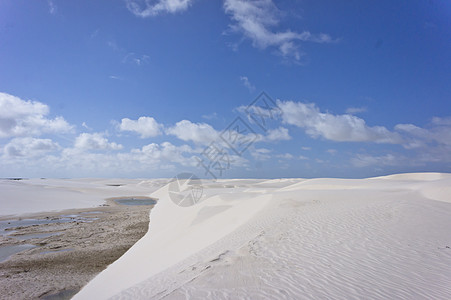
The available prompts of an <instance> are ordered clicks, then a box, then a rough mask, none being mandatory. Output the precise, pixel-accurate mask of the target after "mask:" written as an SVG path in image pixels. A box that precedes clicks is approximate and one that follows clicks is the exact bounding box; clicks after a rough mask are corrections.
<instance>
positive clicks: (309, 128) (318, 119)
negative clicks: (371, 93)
mask: <svg viewBox="0 0 451 300" xmlns="http://www.w3.org/2000/svg"><path fill="white" fill-rule="evenodd" d="M277 103H278V106H279V108H280V109H281V110H282V120H283V122H284V123H286V124H290V125H295V126H297V127H300V128H303V129H304V130H305V132H306V133H307V134H308V135H310V136H311V137H313V138H318V137H322V138H324V139H327V140H331V141H336V142H375V143H389V144H400V143H402V142H403V139H402V138H401V135H400V134H398V133H396V132H392V131H389V130H388V129H387V128H385V127H383V126H368V125H367V124H366V122H365V120H363V119H361V118H359V117H356V116H353V115H349V114H343V115H334V114H331V113H323V112H321V111H320V110H319V108H318V107H317V106H316V105H315V104H313V103H302V102H293V101H280V100H278V101H277Z"/></svg>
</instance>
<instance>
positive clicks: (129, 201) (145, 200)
mask: <svg viewBox="0 0 451 300" xmlns="http://www.w3.org/2000/svg"><path fill="white" fill-rule="evenodd" d="M113 200H114V201H115V202H116V203H118V204H122V205H154V204H156V203H157V201H156V200H155V199H153V198H150V197H128V198H119V199H113Z"/></svg>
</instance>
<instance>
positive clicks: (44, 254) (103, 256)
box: [0, 200, 153, 299]
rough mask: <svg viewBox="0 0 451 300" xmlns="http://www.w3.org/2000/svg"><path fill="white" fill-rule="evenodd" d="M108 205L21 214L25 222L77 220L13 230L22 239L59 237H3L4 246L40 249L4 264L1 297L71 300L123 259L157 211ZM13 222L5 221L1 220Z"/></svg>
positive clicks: (0, 274)
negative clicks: (86, 285)
mask: <svg viewBox="0 0 451 300" xmlns="http://www.w3.org/2000/svg"><path fill="white" fill-rule="evenodd" d="M107 203H108V204H106V205H105V206H100V207H95V208H88V209H70V210H64V211H60V212H51V213H36V214H28V215H21V218H23V219H29V218H31V219H46V220H49V219H50V220H58V219H67V218H72V219H73V220H72V221H70V222H67V223H53V224H45V225H35V226H26V227H22V228H14V230H15V232H14V233H13V234H12V236H13V237H20V236H21V235H26V234H35V233H56V232H58V233H59V234H58V235H55V236H50V237H45V238H34V239H29V240H26V241H19V240H18V239H16V238H11V237H10V238H8V237H0V245H2V246H4V245H18V244H32V245H35V246H36V247H35V248H33V249H29V250H26V251H23V252H21V253H18V254H15V255H13V256H11V257H10V258H9V259H8V260H6V261H4V262H2V263H0V295H1V296H0V298H1V299H37V298H41V299H69V298H70V297H71V296H73V295H74V294H75V293H76V292H78V291H79V290H80V288H81V287H82V286H84V285H85V284H86V283H88V282H89V281H90V280H91V279H92V278H93V277H94V276H95V275H96V274H98V273H99V272H101V271H102V270H103V269H105V268H106V267H107V266H108V265H109V264H111V263H112V262H114V261H115V260H117V259H118V258H119V257H120V256H121V255H122V254H124V253H125V252H126V251H127V250H128V249H129V248H130V247H131V246H132V245H133V244H134V243H135V242H136V241H138V240H139V239H140V238H141V237H142V236H143V235H144V234H145V233H146V232H147V229H148V225H149V210H150V209H151V208H152V207H153V206H126V205H117V204H115V203H114V201H111V200H110V201H108V202H107ZM77 216H78V217H77ZM80 217H81V219H80ZM13 219H14V218H11V217H3V218H0V221H2V220H13ZM16 219H17V218H16Z"/></svg>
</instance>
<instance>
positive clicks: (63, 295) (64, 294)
mask: <svg viewBox="0 0 451 300" xmlns="http://www.w3.org/2000/svg"><path fill="white" fill-rule="evenodd" d="M78 291H79V290H64V291H61V292H58V293H56V294H52V295H47V296H44V297H42V298H41V299H42V300H66V299H71V298H72V297H73V296H75V294H76V293H78Z"/></svg>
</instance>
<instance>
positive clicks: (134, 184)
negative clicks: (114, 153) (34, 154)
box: [0, 179, 166, 216]
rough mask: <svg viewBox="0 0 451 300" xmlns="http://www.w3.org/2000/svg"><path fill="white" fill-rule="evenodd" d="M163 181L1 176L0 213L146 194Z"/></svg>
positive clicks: (95, 203)
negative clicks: (19, 178) (22, 178)
mask: <svg viewBox="0 0 451 300" xmlns="http://www.w3.org/2000/svg"><path fill="white" fill-rule="evenodd" d="M162 182H166V180H139V179H24V180H5V179H2V180H0V216H7V215H22V214H27V213H37V212H48V211H60V210H64V209H72V208H87V207H95V206H99V205H101V204H103V203H105V198H109V197H119V196H147V195H148V194H149V193H150V192H152V191H155V190H156V189H157V188H159V187H161V186H162V185H163V183H162ZM112 185H120V186H112Z"/></svg>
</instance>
